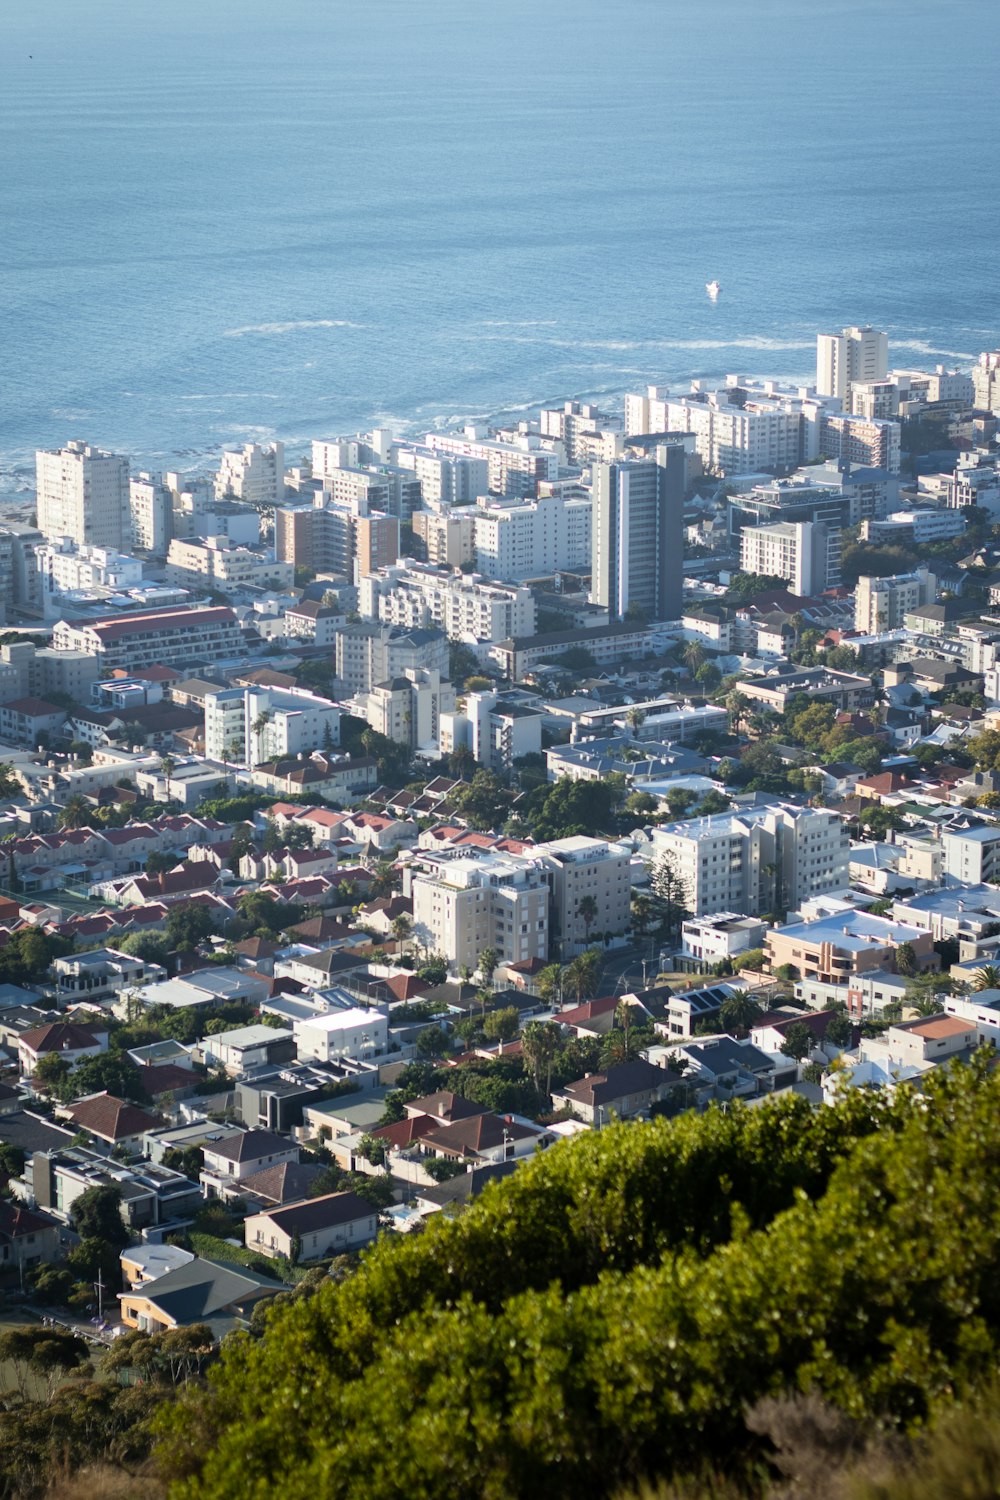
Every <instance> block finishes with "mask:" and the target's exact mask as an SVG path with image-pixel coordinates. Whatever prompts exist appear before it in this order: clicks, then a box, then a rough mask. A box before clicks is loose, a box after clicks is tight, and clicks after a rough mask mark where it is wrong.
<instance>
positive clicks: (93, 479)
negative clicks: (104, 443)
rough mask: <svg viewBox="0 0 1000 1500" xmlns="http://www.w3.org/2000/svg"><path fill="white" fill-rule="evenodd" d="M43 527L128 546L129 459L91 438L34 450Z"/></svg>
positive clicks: (53, 533)
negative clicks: (94, 443) (92, 442)
mask: <svg viewBox="0 0 1000 1500" xmlns="http://www.w3.org/2000/svg"><path fill="white" fill-rule="evenodd" d="M35 476H36V483H37V494H38V529H39V531H41V532H42V534H43V535H44V536H46V537H48V538H49V540H50V541H51V540H53V539H55V538H56V537H63V536H68V537H69V538H70V539H71V540H72V541H74V542H77V543H78V544H82V543H84V542H87V543H89V544H90V545H91V546H94V547H113V548H115V549H116V550H119V549H120V548H122V547H127V546H128V544H129V541H130V539H131V518H130V511H129V486H128V459H127V458H122V457H121V456H120V455H119V454H117V453H104V452H102V450H101V449H100V448H91V447H90V446H89V444H87V443H79V442H74V443H67V444H66V446H65V448H59V449H56V450H54V451H44V450H40V451H39V452H38V453H36V454H35Z"/></svg>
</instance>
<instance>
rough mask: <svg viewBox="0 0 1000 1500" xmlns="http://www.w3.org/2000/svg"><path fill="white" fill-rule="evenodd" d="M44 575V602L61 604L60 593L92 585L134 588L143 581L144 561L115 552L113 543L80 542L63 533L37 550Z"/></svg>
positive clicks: (75, 590)
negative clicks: (91, 543)
mask: <svg viewBox="0 0 1000 1500" xmlns="http://www.w3.org/2000/svg"><path fill="white" fill-rule="evenodd" d="M35 561H36V563H37V565H38V572H39V574H40V578H41V592H42V600H43V604H47V603H50V602H51V603H52V604H53V605H54V607H58V596H59V595H61V594H73V593H80V592H85V591H89V590H93V589H104V590H107V591H110V590H113V589H131V588H135V587H136V586H137V585H138V584H140V583H142V563H141V562H140V561H139V559H138V558H135V557H130V556H127V555H124V554H123V553H121V552H116V551H114V550H113V549H112V548H110V547H93V546H90V545H89V544H88V543H86V542H84V543H83V544H82V545H77V544H76V543H75V542H72V541H70V539H69V538H68V537H60V538H59V539H58V540H56V541H52V542H49V543H48V545H47V546H45V547H39V548H37V549H36V551H35Z"/></svg>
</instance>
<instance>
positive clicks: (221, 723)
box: [205, 688, 341, 770]
mask: <svg viewBox="0 0 1000 1500" xmlns="http://www.w3.org/2000/svg"><path fill="white" fill-rule="evenodd" d="M340 714H341V711H340V709H339V708H338V707H337V706H336V704H334V703H331V702H330V701H329V699H327V698H320V697H318V696H317V695H316V694H315V693H309V692H306V691H305V689H303V688H224V689H223V690H222V691H220V692H218V693H207V694H206V696H205V755H206V757H207V759H209V760H217V761H222V762H223V763H225V762H236V763H242V764H245V765H246V766H247V767H249V768H250V769H251V770H252V769H253V767H254V766H258V765H261V764H263V763H264V762H266V761H272V760H283V759H287V758H288V757H290V756H294V755H303V756H307V755H309V754H310V753H311V752H312V751H313V750H331V749H333V748H334V747H335V746H336V745H339V743H340Z"/></svg>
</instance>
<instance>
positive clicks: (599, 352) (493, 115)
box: [0, 0, 1000, 495]
mask: <svg viewBox="0 0 1000 1500" xmlns="http://www.w3.org/2000/svg"><path fill="white" fill-rule="evenodd" d="M998 43H1000V6H998V5H996V4H994V3H991V0H947V3H945V0H905V3H904V0H880V3H872V0H752V3H751V0H743V3H734V0H691V3H685V4H681V3H678V0H618V3H607V0H605V3H599V0H576V3H574V4H566V3H564V4H560V5H557V4H554V3H551V0H494V3H493V4H489V5H488V4H485V3H483V0H364V3H357V0H354V3H350V4H349V3H344V0H283V3H282V4H280V5H278V4H274V3H273V0H170V3H169V4H159V5H157V4H153V3H152V0H131V3H124V0H85V3H84V0H31V3H30V4H24V5H19V6H10V7H8V8H7V12H6V15H5V18H4V23H3V31H2V36H0V332H2V345H0V348H2V361H0V489H2V490H4V491H5V492H6V493H7V494H8V495H9V494H10V493H12V492H13V491H15V490H18V489H23V488H24V486H25V485H27V484H29V483H30V476H31V473H32V462H31V456H32V453H33V450H34V449H35V448H36V447H48V446H56V445H59V444H61V443H62V442H64V441H66V440H67V439H68V438H71V437H80V438H84V439H86V440H88V441H90V442H93V443H97V444H100V445H101V446H104V447H109V448H112V449H115V450H117V451H123V452H127V453H129V454H131V455H132V456H133V459H134V463H135V466H136V467H139V466H154V467H157V468H175V467H176V468H182V469H192V468H194V467H196V466H198V464H200V463H204V462H205V461H206V460H208V459H214V458H215V457H216V456H217V455H218V453H219V451H220V450H221V448H222V447H223V446H226V445H231V444H233V443H239V442H245V441H249V440H251V439H267V438H270V437H272V436H278V437H281V438H283V439H285V441H286V443H288V445H289V448H290V450H291V451H292V452H293V453H294V452H295V451H296V449H297V447H298V446H300V445H304V444H305V443H306V442H307V441H308V440H309V439H310V438H312V437H314V436H315V437H329V436H332V435H334V434H336V433H343V432H351V431H355V430H359V429H363V428H366V427H369V426H371V425H372V424H375V423H378V424H383V425H392V426H395V427H397V428H399V429H401V430H407V431H410V430H421V429H423V428H428V429H429V428H440V427H447V426H451V425H453V424H455V423H458V422H461V421H462V420H467V419H475V418H479V419H485V418H488V417H496V416H501V415H511V414H516V413H518V412H523V411H526V410H530V409H531V408H532V407H535V406H537V405H539V404H541V403H545V402H550V401H558V400H563V399H568V398H571V397H581V396H585V397H590V398H595V399H598V400H605V401H608V402H614V401H615V400H616V399H618V398H620V396H621V394H622V393H623V392H624V391H625V390H628V389H634V388H636V387H637V386H639V385H641V384H645V383H649V382H656V383H658V384H666V385H669V386H671V387H672V388H673V389H675V390H682V389H684V388H686V386H687V384H688V382H689V381H690V380H692V379H697V378H705V379H710V378H714V377H720V376H723V375H725V374H726V373H727V372H730V371H741V372H743V373H747V374H757V375H767V374H773V375H778V376H784V377H801V378H802V379H803V380H805V379H809V378H811V376H812V373H813V371H814V353H813V351H814V341H815V333H816V332H817V330H820V329H830V328H839V327H842V326H843V325H845V324H847V323H855V322H861V323H864V322H872V323H875V324H876V325H878V326H879V327H882V328H885V329H887V330H888V332H889V335H890V359H891V362H892V363H893V364H896V365H902V366H907V365H921V366H925V367H926V366H932V365H933V364H935V363H938V362H943V363H949V364H955V363H957V364H966V365H967V364H969V363H971V362H972V360H973V359H974V358H975V357H976V355H977V354H978V352H979V351H980V350H981V349H984V348H993V347H995V346H996V344H997V342H998V337H1000V326H998V325H1000V318H998V314H997V305H996V303H997V285H998V276H997V271H998V255H1000V237H998V234H997V209H996V180H995V179H996V170H997V169H996V164H995V160H994V157H995V149H994V148H995V142H996V140H997V134H998V133H997V128H996V127H997V123H998V113H1000V94H998V90H997V88H996V78H995V69H996V57H997V55H998V50H1000V49H998ZM712 279H718V281H720V282H721V284H722V293H721V295H720V297H719V298H718V301H717V302H715V303H712V302H711V301H710V300H709V299H708V297H707V296H706V294H705V283H706V281H709V280H712Z"/></svg>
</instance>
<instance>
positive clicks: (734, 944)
mask: <svg viewBox="0 0 1000 1500" xmlns="http://www.w3.org/2000/svg"><path fill="white" fill-rule="evenodd" d="M998 418H1000V353H998V352H986V353H984V354H983V355H982V356H981V358H980V360H979V362H978V364H977V365H976V367H975V368H974V369H973V370H972V371H971V372H963V371H956V370H948V369H945V368H943V367H939V368H937V369H936V370H934V371H933V372H921V371H917V370H912V369H894V368H890V364H889V348H888V340H887V338H886V335H885V334H884V333H882V332H879V331H878V330H875V329H872V328H859V327H850V328H846V329H844V330H843V331H842V332H840V333H832V334H823V335H820V337H819V338H818V341H817V369H816V380H815V384H813V385H809V386H802V387H798V386H796V387H790V386H786V385H784V384H782V383H781V382H778V381H773V380H758V379H750V378H748V377H745V376H743V375H731V376H729V377H727V378H726V379H725V381H724V382H722V383H721V384H720V385H718V386H710V385H708V384H706V383H704V382H695V383H694V385H693V386H692V387H691V389H690V390H688V391H686V392H683V393H676V394H675V393H671V392H670V391H669V390H667V389H665V388H663V387H662V386H655V385H654V386H650V387H648V388H647V389H646V390H645V391H644V392H637V393H632V394H629V395H627V396H626V398H625V402H624V409H623V411H622V412H621V413H613V412H606V411H603V410H601V409H600V408H598V407H597V406H595V405H590V404H586V403H582V402H567V403H565V404H564V405H562V406H555V407H552V408H546V409H543V410H541V411H540V412H539V413H538V414H537V415H536V416H534V417H532V418H528V419H526V420H524V421H523V422H518V423H516V424H514V425H512V426H509V427H504V428H495V427H494V428H486V427H481V426H469V427H467V428H465V429H464V430H463V431H461V432H456V433H441V432H432V433H426V434H424V435H423V436H422V437H420V438H409V437H402V436H399V435H398V434H394V433H391V432H388V431H384V430H376V431H373V432H370V433H365V434H357V435H354V436H346V437H338V438H331V439H322V440H317V441H315V442H314V443H313V444H312V446H311V451H310V452H309V453H308V454H307V455H305V457H304V458H303V461H302V462H301V463H300V464H298V465H296V464H294V463H289V462H288V461H286V455H285V452H284V449H283V447H282V445H281V444H280V443H271V444H269V445H260V444H249V445H247V446H245V447H243V448H242V449H240V450H238V451H233V452H227V453H225V454H224V455H223V457H222V459H221V462H220V465H219V467H218V470H217V472H215V473H214V474H205V475H199V476H192V475H185V474H179V473H164V474H151V473H132V472H131V469H130V465H129V462H128V460H127V458H125V457H124V456H122V455H116V454H110V453H106V452H103V451H101V450H99V449H97V448H93V447H91V446H88V445H87V444H85V443H82V442H70V443H68V444H67V445H66V447H64V448H63V449H60V450H59V451H57V452H40V453H39V454H38V461H37V503H36V507H35V509H34V511H33V513H31V514H27V513H25V514H18V515H14V514H12V515H10V516H8V517H7V518H5V519H4V520H3V522H2V523H0V576H2V580H3V584H4V589H3V592H2V598H3V601H4V608H5V610H6V619H5V622H4V623H5V627H6V628H5V632H4V635H3V638H2V640H0V773H2V776H3V786H4V792H5V797H6V801H5V803H4V805H3V807H2V809H0V839H2V852H3V855H4V859H3V861H2V869H3V874H2V877H0V968H2V969H3V972H4V974H6V975H9V976H11V982H8V983H3V982H0V1144H2V1145H3V1146H4V1147H5V1148H8V1149H6V1150H5V1153H4V1162H5V1164H6V1169H7V1170H8V1172H9V1176H10V1183H9V1187H10V1196H9V1197H8V1198H7V1199H6V1200H5V1203H4V1204H0V1242H2V1245H3V1252H4V1256H3V1266H2V1267H0V1274H2V1272H3V1271H4V1270H6V1272H8V1273H10V1274H11V1275H15V1274H16V1275H17V1277H18V1278H20V1281H21V1283H22V1284H27V1285H28V1286H29V1288H30V1283H31V1281H32V1278H34V1277H36V1276H37V1275H38V1274H39V1271H40V1268H41V1267H43V1266H45V1265H48V1264H57V1265H58V1264H61V1263H62V1262H63V1261H64V1259H65V1256H66V1251H67V1248H68V1246H70V1245H71V1244H72V1243H74V1240H75V1235H76V1226H77V1219H76V1217H75V1214H74V1204H77V1203H78V1201H79V1200H80V1199H81V1197H82V1195H84V1194H85V1193H87V1192H88V1190H90V1189H92V1188H95V1187H105V1188H111V1189H114V1191H115V1193H116V1195H117V1200H118V1201H119V1202H120V1209H121V1214H122V1217H123V1220H124V1223H125V1228H126V1230H127V1234H128V1238H129V1240H130V1244H129V1246H128V1248H127V1249H126V1251H125V1252H124V1253H123V1255H122V1273H123V1281H122V1285H121V1287H120V1288H119V1287H117V1286H116V1287H114V1288H109V1289H107V1291H108V1296H109V1298H110V1302H109V1306H110V1309H111V1310H110V1312H109V1313H108V1316H109V1318H110V1320H111V1321H113V1322H120V1323H121V1324H123V1325H124V1326H126V1327H130V1328H140V1329H145V1330H147V1331H156V1330H160V1329H166V1328H171V1327H175V1326H178V1325H179V1324H181V1323H183V1322H185V1321H189V1315H188V1311H187V1310H188V1309H190V1308H191V1307H193V1306H197V1307H199V1308H201V1309H204V1310H205V1313H206V1316H208V1315H210V1317H211V1321H212V1324H213V1327H214V1328H215V1329H216V1330H217V1331H218V1332H224V1331H225V1330H226V1329H228V1328H231V1327H240V1326H246V1324H247V1323H248V1322H249V1320H250V1318H251V1317H252V1311H253V1307H254V1305H255V1304H256V1303H258V1302H259V1301H260V1300H261V1299H263V1298H265V1297H268V1296H271V1295H274V1293H275V1291H276V1290H278V1288H279V1286H280V1284H281V1277H282V1275H283V1274H285V1273H286V1272H287V1270H288V1267H289V1266H290V1265H291V1264H292V1263H293V1262H296V1261H301V1262H303V1263H310V1262H315V1263H326V1262H328V1261H329V1260H330V1259H331V1258H333V1257H337V1256H340V1255H350V1254H352V1253H353V1252H354V1251H356V1250H358V1249H359V1248H361V1247H363V1246H364V1245H366V1244H368V1243H370V1242H371V1241H372V1240H373V1239H374V1238H375V1236H376V1235H377V1234H378V1233H381V1232H390V1231H392V1230H398V1231H405V1230H407V1229H409V1228H410V1227H412V1226H413V1224H415V1223H419V1222H420V1221H421V1219H422V1218H423V1217H424V1216H425V1215H426V1214H428V1213H433V1212H437V1211H440V1210H441V1209H442V1208H446V1207H447V1208H452V1207H460V1206H461V1205H462V1204H464V1203H465V1202H467V1201H469V1199H471V1198H472V1197H474V1196H475V1195H476V1194H477V1193H478V1191H479V1190H480V1189H481V1187H482V1186H483V1184H484V1183H485V1182H487V1181H490V1180H492V1179H493V1178H494V1177H496V1176H498V1175H503V1174H505V1173H507V1172H510V1171H513V1170H516V1168H517V1165H518V1163H519V1162H520V1161H522V1160H523V1159H524V1158H526V1157H528V1156H530V1155H533V1154H534V1153H536V1152H537V1151H539V1150H543V1149H546V1148H547V1147H548V1146H549V1145H550V1144H551V1143H552V1142H553V1141H556V1140H558V1139H559V1138H560V1137H564V1136H568V1135H573V1134H575V1133H577V1132H579V1131H581V1130H585V1129H588V1128H596V1129H600V1128H602V1126H603V1125H605V1124H607V1123H609V1122H610V1121H611V1120H612V1119H615V1118H619V1119H630V1118H647V1117H649V1115H651V1114H655V1113H659V1112H665V1113H673V1112H676V1111H679V1110H681V1109H692V1108H694V1109H700V1108H704V1107H707V1105H708V1104H710V1103H713V1102H728V1101H730V1100H733V1099H738V1098H756V1097H759V1096H761V1095H764V1094H770V1093H775V1092H780V1091H781V1090H784V1089H794V1090H796V1091H797V1092H800V1093H804V1094H805V1095H806V1096H807V1097H808V1098H810V1099H811V1100H812V1102H813V1103H814V1104H815V1105H816V1106H817V1107H821V1106H822V1103H823V1101H824V1099H827V1100H828V1099H832V1098H833V1097H835V1095H836V1093H837V1091H838V1090H840V1089H845V1088H849V1087H852V1086H861V1087H869V1088H886V1089H890V1090H891V1089H893V1088H895V1087H896V1086H897V1085H898V1084H899V1083H900V1082H901V1081H910V1080H912V1081H915V1082H916V1083H917V1084H918V1085H919V1081H920V1079H921V1078H922V1077H923V1076H924V1075H926V1074H927V1072H928V1071H929V1070H931V1069H933V1068H935V1067H939V1066H942V1065H945V1066H947V1065H951V1064H952V1062H953V1061H954V1060H955V1059H963V1058H967V1057H969V1056H971V1055H972V1053H973V1052H974V1051H975V1050H976V1049H977V1048H979V1047H980V1046H982V1045H983V1044H984V1043H990V1044H992V1043H996V1042H997V1040H998V1038H1000V936H998V933H1000V820H998V817H997V810H1000V544H998V541H997V528H1000V445H998V442H997V420H998ZM650 968H652V974H650V973H649V972H648V971H649V970H650ZM137 1021H138V1022H141V1035H142V1039H141V1040H137V1039H136V1038H135V1037H133V1036H132V1033H131V1031H129V1030H128V1029H127V1028H130V1027H131V1028H135V1027H136V1023H137ZM150 1035H152V1036H153V1037H154V1040H152V1041H150V1040H148V1038H149V1036H150ZM636 1037H638V1038H639V1041H638V1042H636V1040H635V1039H636ZM132 1041H135V1045H130V1044H129V1045H123V1042H124V1043H131V1042H132ZM566 1059H569V1060H570V1061H568V1062H567V1061H566ZM414 1061H423V1062H430V1063H432V1064H433V1068H434V1084H433V1087H432V1088H431V1089H430V1091H429V1092H428V1091H426V1090H424V1091H423V1092H422V1093H420V1094H419V1096H416V1097H414V1095H415V1094H416V1090H415V1089H414V1088H411V1087H408V1086H407V1083H408V1079H411V1078H412V1077H413V1076H414V1074H413V1073H412V1072H410V1073H409V1074H408V1073H407V1070H408V1068H409V1067H410V1064H412V1063H413V1062H414ZM470 1066H471V1067H472V1069H473V1071H474V1073H475V1076H476V1078H481V1077H485V1078H486V1079H487V1080H489V1081H490V1082H491V1083H492V1084H495V1090H494V1091H493V1092H489V1091H486V1090H484V1089H480V1091H478V1092H476V1099H473V1098H472V1097H471V1095H470V1091H469V1089H468V1088H467V1087H466V1083H467V1078H468V1076H469V1073H468V1069H469V1067H470ZM463 1070H464V1071H463ZM553 1070H554V1072H553ZM512 1078H513V1079H515V1080H516V1081H517V1083H516V1086H517V1087H518V1088H519V1089H520V1092H519V1093H517V1094H516V1095H510V1094H509V1093H508V1094H505V1093H504V1092H503V1090H504V1089H509V1088H510V1087H511V1086H512V1084H511V1080H512ZM401 1083H402V1088H401V1089H400V1088H399V1085H400V1084H401ZM452 1084H454V1087H452V1086H451V1085H452ZM487 1097H488V1098H489V1100H490V1103H491V1104H495V1105H496V1107H495V1108H493V1107H489V1106H488V1105H487V1104H485V1103H480V1102H477V1101H478V1099H479V1098H487ZM504 1101H506V1102H504ZM18 1153H20V1156H18ZM19 1163H21V1164H20V1165H19ZM211 1213H215V1214H217V1215H218V1216H221V1221H224V1222H225V1226H226V1230H227V1233H226V1235H225V1236H224V1237H225V1238H227V1239H229V1240H232V1239H236V1240H237V1242H238V1243H239V1244H240V1246H241V1256H242V1259H243V1260H245V1261H246V1265H243V1264H242V1261H241V1264H240V1265H234V1264H232V1263H230V1262H228V1261H227V1260H226V1258H225V1256H223V1255H219V1256H218V1257H213V1256H212V1255H211V1254H209V1253H207V1252H206V1251H205V1240H204V1238H203V1239H201V1240H199V1239H198V1235H199V1234H203V1231H204V1226H205V1224H206V1222H208V1219H210V1218H211ZM206 1216H208V1218H206ZM191 1235H194V1239H191V1238H189V1236H191ZM185 1244H189V1245H190V1246H191V1248H190V1249H188V1248H185ZM275 1277H277V1278H278V1279H277V1280H276V1279H275ZM25 1279H26V1282H25Z"/></svg>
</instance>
